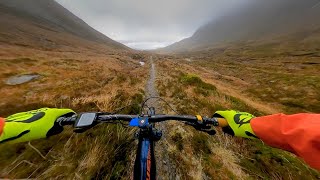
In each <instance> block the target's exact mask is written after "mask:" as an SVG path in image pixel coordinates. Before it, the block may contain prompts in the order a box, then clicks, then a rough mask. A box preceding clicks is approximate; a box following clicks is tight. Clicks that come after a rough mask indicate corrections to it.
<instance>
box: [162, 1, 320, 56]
mask: <svg viewBox="0 0 320 180" xmlns="http://www.w3.org/2000/svg"><path fill="white" fill-rule="evenodd" d="M319 18H320V3H319V1H318V0H306V1H301V0H280V1H279V0H269V1H255V2H251V3H250V4H249V5H248V6H247V7H244V8H242V9H240V10H238V11H234V12H232V13H229V14H227V15H225V16H223V17H221V18H220V19H218V20H215V21H212V22H210V23H208V24H207V25H205V26H203V27H201V28H199V29H198V30H197V31H196V32H195V33H194V34H193V36H192V37H190V38H187V39H184V40H182V41H180V42H178V43H175V44H173V45H171V46H168V47H166V48H164V49H163V51H188V50H201V49H204V48H208V47H212V46H214V45H218V44H225V43H229V42H236V41H249V40H260V39H270V38H274V37H279V36H284V35H289V34H294V33H297V32H304V33H305V36H308V35H309V33H314V32H315V31H316V32H320V21H319Z"/></svg>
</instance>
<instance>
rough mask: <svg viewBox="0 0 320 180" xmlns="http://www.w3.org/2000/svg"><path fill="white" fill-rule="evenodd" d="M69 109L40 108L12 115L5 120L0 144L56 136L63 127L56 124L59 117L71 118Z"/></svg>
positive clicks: (71, 113)
mask: <svg viewBox="0 0 320 180" xmlns="http://www.w3.org/2000/svg"><path fill="white" fill-rule="evenodd" d="M73 114H75V113H74V111H72V110H71V109H56V108H41V109H38V110H33V111H28V112H21V113H17V114H13V115H11V116H9V117H7V118H6V119H5V124H4V129H3V132H2V134H1V136H0V143H5V142H10V143H18V142H25V141H30V140H33V139H40V138H45V137H49V136H52V135H55V134H58V133H60V132H62V131H63V127H61V126H60V125H58V123H56V120H57V119H58V118H59V117H61V116H72V115H73Z"/></svg>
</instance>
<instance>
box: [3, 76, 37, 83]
mask: <svg viewBox="0 0 320 180" xmlns="http://www.w3.org/2000/svg"><path fill="white" fill-rule="evenodd" d="M39 77H40V75H38V74H26V75H19V76H12V77H10V78H9V79H7V81H6V82H5V83H6V84H7V85H19V84H23V83H27V82H29V81H32V80H34V79H38V78H39Z"/></svg>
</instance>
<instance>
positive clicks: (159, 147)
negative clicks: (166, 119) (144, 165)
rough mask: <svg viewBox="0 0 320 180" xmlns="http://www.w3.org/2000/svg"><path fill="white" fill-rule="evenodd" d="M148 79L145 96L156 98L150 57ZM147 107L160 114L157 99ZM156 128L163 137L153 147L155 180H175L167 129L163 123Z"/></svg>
mask: <svg viewBox="0 0 320 180" xmlns="http://www.w3.org/2000/svg"><path fill="white" fill-rule="evenodd" d="M150 64H151V67H150V78H149V80H148V82H147V87H146V95H147V98H148V97H156V96H158V92H157V90H156V87H155V83H156V65H155V63H154V60H153V57H152V56H151V57H150ZM147 105H148V106H149V107H150V106H153V107H155V108H156V113H157V114H161V113H162V112H161V107H160V105H159V103H158V100H157V99H152V100H150V101H149V102H148V103H147ZM157 128H158V129H159V130H162V132H163V136H162V138H161V140H160V141H158V142H157V143H156V145H155V155H156V161H157V179H158V180H167V179H177V177H176V170H175V165H174V164H173V163H172V161H171V160H170V157H169V153H168V142H167V139H166V133H169V132H168V131H167V127H166V124H165V123H158V124H157Z"/></svg>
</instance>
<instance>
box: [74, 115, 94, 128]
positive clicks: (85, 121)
mask: <svg viewBox="0 0 320 180" xmlns="http://www.w3.org/2000/svg"><path fill="white" fill-rule="evenodd" d="M95 119H96V113H83V114H80V117H79V118H78V119H77V121H76V123H75V127H76V128H81V127H87V126H91V125H92V124H93V121H94V120H95Z"/></svg>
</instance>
